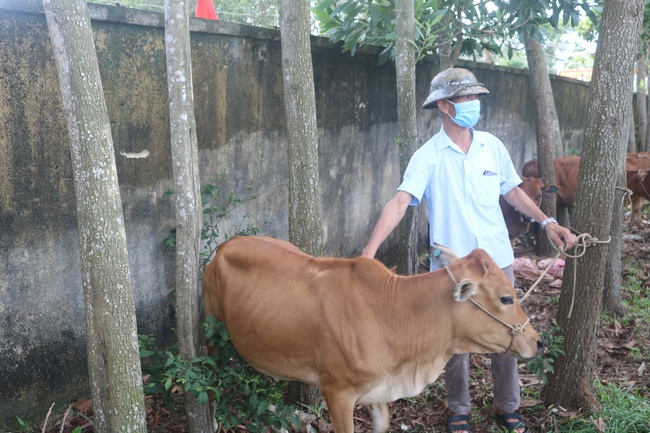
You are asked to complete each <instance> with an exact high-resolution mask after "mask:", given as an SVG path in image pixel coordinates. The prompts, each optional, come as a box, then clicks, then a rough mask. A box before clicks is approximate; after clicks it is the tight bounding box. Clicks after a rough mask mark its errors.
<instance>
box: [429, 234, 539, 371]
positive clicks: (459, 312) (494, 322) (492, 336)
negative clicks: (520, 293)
mask: <svg viewBox="0 0 650 433" xmlns="http://www.w3.org/2000/svg"><path fill="white" fill-rule="evenodd" d="M431 257H432V260H433V261H434V263H435V265H436V267H438V268H439V269H445V270H446V272H447V274H448V277H449V279H450V281H451V282H452V283H453V289H452V290H453V298H454V301H456V302H457V303H460V304H462V308H458V309H455V310H454V314H453V315H452V320H453V322H454V336H455V338H456V339H457V344H455V346H454V349H453V350H454V353H466V352H475V353H508V354H511V355H514V356H516V357H517V358H519V359H530V358H533V357H535V356H537V355H538V353H539V351H540V349H541V347H542V341H541V339H540V337H539V334H537V332H536V331H535V330H534V329H533V327H532V326H531V325H530V323H529V319H528V317H526V314H524V312H523V310H522V309H521V306H520V305H519V302H518V301H517V293H516V292H515V289H514V288H513V287H512V284H510V281H509V280H508V277H507V276H506V274H505V273H504V272H503V271H502V270H501V269H500V268H499V267H498V265H497V264H496V263H495V262H494V260H492V258H490V256H489V255H488V254H487V253H486V252H485V251H484V250H480V249H477V250H474V251H472V252H471V253H470V254H468V255H467V256H465V257H463V258H458V257H457V256H456V255H455V254H454V252H453V251H451V250H450V249H449V248H446V247H444V246H441V245H437V244H436V245H435V246H433V247H431Z"/></svg>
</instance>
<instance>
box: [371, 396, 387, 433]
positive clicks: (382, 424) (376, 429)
mask: <svg viewBox="0 0 650 433" xmlns="http://www.w3.org/2000/svg"><path fill="white" fill-rule="evenodd" d="M368 411H369V412H370V419H371V420H372V431H373V433H384V432H386V431H388V427H390V417H389V415H388V406H386V404H384V403H377V404H371V405H370V406H368Z"/></svg>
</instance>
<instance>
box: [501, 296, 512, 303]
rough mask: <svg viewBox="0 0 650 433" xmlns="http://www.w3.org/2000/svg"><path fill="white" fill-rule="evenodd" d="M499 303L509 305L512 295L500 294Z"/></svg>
mask: <svg viewBox="0 0 650 433" xmlns="http://www.w3.org/2000/svg"><path fill="white" fill-rule="evenodd" d="M501 303H502V304H504V305H510V304H512V303H513V300H512V296H502V297H501Z"/></svg>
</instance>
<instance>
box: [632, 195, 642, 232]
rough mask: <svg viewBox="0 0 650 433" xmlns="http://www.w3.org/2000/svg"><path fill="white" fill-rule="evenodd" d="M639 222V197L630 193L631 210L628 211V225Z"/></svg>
mask: <svg viewBox="0 0 650 433" xmlns="http://www.w3.org/2000/svg"><path fill="white" fill-rule="evenodd" d="M639 222H641V197H640V196H638V195H632V212H631V213H630V226H634V225H636V224H637V223H639Z"/></svg>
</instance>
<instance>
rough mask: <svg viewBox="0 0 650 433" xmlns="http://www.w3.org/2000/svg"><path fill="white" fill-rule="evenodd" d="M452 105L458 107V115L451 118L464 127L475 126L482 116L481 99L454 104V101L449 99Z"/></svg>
mask: <svg viewBox="0 0 650 433" xmlns="http://www.w3.org/2000/svg"><path fill="white" fill-rule="evenodd" d="M447 101H448V102H449V103H450V104H451V105H453V106H454V108H455V109H456V117H451V115H449V118H450V119H451V120H453V121H454V123H455V124H456V125H458V126H462V127H463V128H473V127H474V125H476V122H478V119H479V117H480V116H481V101H479V100H478V99H475V100H473V101H467V102H459V103H457V104H454V103H453V102H451V101H449V100H447Z"/></svg>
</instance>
